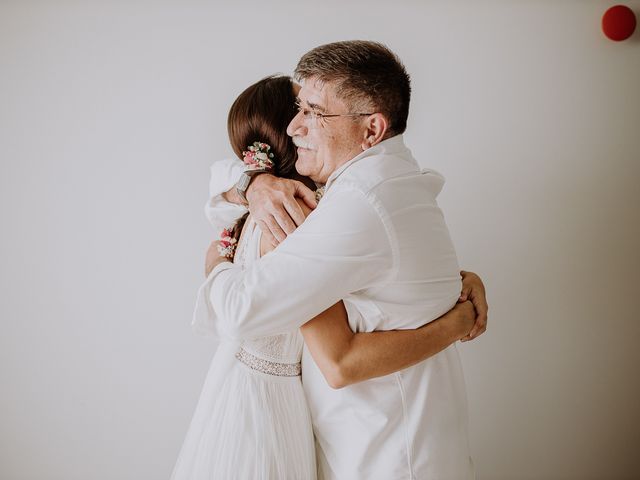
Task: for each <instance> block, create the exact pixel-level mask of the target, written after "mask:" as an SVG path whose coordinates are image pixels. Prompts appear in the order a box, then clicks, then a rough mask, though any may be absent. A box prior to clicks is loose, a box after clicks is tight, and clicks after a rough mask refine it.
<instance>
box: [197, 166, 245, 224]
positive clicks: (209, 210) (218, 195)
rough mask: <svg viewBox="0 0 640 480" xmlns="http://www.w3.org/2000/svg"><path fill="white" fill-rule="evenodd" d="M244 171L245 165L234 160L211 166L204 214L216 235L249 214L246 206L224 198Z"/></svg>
mask: <svg viewBox="0 0 640 480" xmlns="http://www.w3.org/2000/svg"><path fill="white" fill-rule="evenodd" d="M243 171H244V164H243V163H242V162H241V161H240V160H238V159H234V158H225V159H223V160H218V161H217V162H214V163H213V165H211V179H210V180H209V200H207V203H206V205H205V206H204V213H205V215H206V217H207V219H208V220H209V223H211V225H212V226H213V228H214V230H215V232H216V233H218V232H220V231H222V229H223V228H227V227H229V226H231V225H233V224H234V223H235V222H236V220H238V219H239V218H240V217H242V216H243V215H244V214H245V213H246V212H247V207H245V206H244V205H235V204H233V203H229V202H227V201H226V200H225V199H224V198H223V197H222V194H223V193H224V192H227V191H229V190H230V189H231V188H233V186H234V185H235V184H236V182H237V181H238V179H239V178H240V174H241V173H242V172H243Z"/></svg>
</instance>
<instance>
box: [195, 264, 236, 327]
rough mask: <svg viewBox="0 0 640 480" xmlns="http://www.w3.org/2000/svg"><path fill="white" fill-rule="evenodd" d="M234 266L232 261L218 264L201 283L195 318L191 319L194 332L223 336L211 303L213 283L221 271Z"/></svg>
mask: <svg viewBox="0 0 640 480" xmlns="http://www.w3.org/2000/svg"><path fill="white" fill-rule="evenodd" d="M232 267H233V263H231V262H223V263H220V264H218V265H216V266H215V267H214V269H213V270H211V273H209V276H207V279H206V280H205V281H204V283H203V284H202V285H200V288H199V289H198V295H197V297H196V305H195V308H194V310H193V319H192V321H191V328H192V329H193V331H194V332H196V333H198V334H200V335H204V336H206V337H214V338H220V337H221V336H222V335H221V334H220V329H219V328H218V327H219V325H218V321H217V317H216V313H215V310H214V309H213V305H212V304H211V295H210V291H211V284H212V283H213V280H214V278H215V277H216V276H217V275H218V274H219V273H220V272H222V271H224V270H228V269H230V268H232Z"/></svg>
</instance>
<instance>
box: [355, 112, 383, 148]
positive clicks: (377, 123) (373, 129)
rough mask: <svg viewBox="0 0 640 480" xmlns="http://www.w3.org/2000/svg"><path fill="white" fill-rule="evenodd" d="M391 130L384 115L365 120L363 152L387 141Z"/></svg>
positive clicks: (370, 116) (375, 114)
mask: <svg viewBox="0 0 640 480" xmlns="http://www.w3.org/2000/svg"><path fill="white" fill-rule="evenodd" d="M388 130H389V122H388V121H387V118H386V117H385V116H384V115H383V114H382V113H374V114H373V115H369V116H368V117H367V119H366V120H365V130H364V138H363V139H362V145H361V147H362V150H363V151H364V150H366V149H367V148H371V147H373V146H374V145H377V144H378V143H380V142H381V141H382V140H384V139H385V135H386V134H387V132H388Z"/></svg>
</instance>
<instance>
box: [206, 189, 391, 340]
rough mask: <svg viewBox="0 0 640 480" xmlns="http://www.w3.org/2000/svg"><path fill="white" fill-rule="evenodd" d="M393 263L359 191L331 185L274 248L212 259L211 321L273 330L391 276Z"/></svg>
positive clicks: (249, 330)
mask: <svg viewBox="0 0 640 480" xmlns="http://www.w3.org/2000/svg"><path fill="white" fill-rule="evenodd" d="M394 261H395V259H394V254H393V251H392V248H391V242H390V240H389V237H388V233H387V230H386V228H385V226H384V224H383V222H382V220H381V218H380V215H379V214H378V213H377V211H376V210H375V209H374V207H373V206H372V205H371V204H370V203H369V202H368V200H367V199H366V198H365V196H364V194H362V193H361V192H359V191H355V190H334V191H333V192H331V191H330V192H329V193H327V194H326V195H325V197H324V199H323V201H322V203H321V204H320V206H319V207H318V209H317V210H316V211H314V212H313V213H312V214H311V215H310V216H309V217H308V218H307V220H306V221H305V222H304V223H303V224H302V225H301V226H300V227H299V228H298V229H297V230H296V231H295V232H294V233H293V234H291V235H290V236H289V237H287V239H286V240H285V241H284V242H282V244H280V246H279V247H278V248H277V249H276V250H274V251H272V252H271V253H269V254H267V255H265V256H264V257H263V258H261V259H259V260H258V261H257V262H256V263H255V264H253V265H252V266H251V267H249V268H246V269H244V270H243V269H241V268H239V267H238V266H234V265H233V264H232V263H230V262H224V263H222V264H219V265H217V266H216V267H215V268H214V269H213V271H212V272H211V274H210V276H209V279H208V281H207V288H208V294H207V295H206V298H207V299H208V301H209V302H210V306H211V308H210V311H211V312H212V313H213V315H214V318H213V319H212V320H213V321H214V322H216V323H217V324H218V325H219V326H220V328H221V329H223V330H224V331H226V334H227V336H229V337H231V338H255V337H261V336H269V335H275V334H279V333H283V332H286V331H289V330H292V329H294V328H298V327H299V326H300V325H302V324H303V323H305V322H306V321H307V320H308V319H310V318H313V317H315V316H316V315H318V314H319V313H321V312H322V311H324V310H326V309H327V308H329V307H330V306H331V305H333V304H335V303H336V302H337V301H338V300H340V299H341V298H343V297H345V296H347V295H348V294H350V293H351V292H354V291H357V290H360V289H363V288H366V287H368V286H371V285H374V284H375V283H377V282H379V281H382V280H384V279H386V278H388V277H389V275H391V274H392V271H393V268H392V267H393V265H394Z"/></svg>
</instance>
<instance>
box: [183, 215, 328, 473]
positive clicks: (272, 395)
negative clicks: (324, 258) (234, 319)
mask: <svg viewBox="0 0 640 480" xmlns="http://www.w3.org/2000/svg"><path fill="white" fill-rule="evenodd" d="M260 236H261V232H260V229H259V228H257V226H256V224H255V222H253V221H252V220H251V217H249V219H248V220H247V224H246V227H245V231H244V233H243V235H242V238H241V239H240V242H239V244H238V247H237V251H236V255H235V260H234V261H235V263H236V264H240V265H241V266H243V267H244V266H247V265H250V264H251V263H252V262H254V261H255V260H256V259H258V258H259V257H260ZM302 342H303V341H302V336H301V335H300V332H299V331H298V330H295V331H291V332H288V333H284V334H281V335H277V336H273V337H265V338H260V339H257V340H249V341H244V342H241V343H235V342H232V341H230V340H224V339H223V340H222V341H221V344H220V346H219V347H218V350H217V351H216V354H215V355H214V357H213V360H212V362H211V367H210V369H209V372H208V374H207V378H206V380H205V383H204V387H203V389H202V393H201V395H200V399H199V401H198V404H197V406H196V410H195V413H194V415H193V419H192V420H191V424H190V426H189V430H188V432H187V436H186V438H185V441H184V444H183V446H182V449H181V451H180V455H179V456H178V460H177V462H176V465H175V467H174V470H173V474H172V476H171V479H172V480H235V479H237V480H260V479H263V480H287V479H291V480H307V479H315V478H316V461H315V448H314V440H313V432H312V430H311V418H310V416H309V409H308V407H307V401H306V398H305V395H304V391H303V390H302V383H301V380H300V359H301V354H302Z"/></svg>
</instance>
